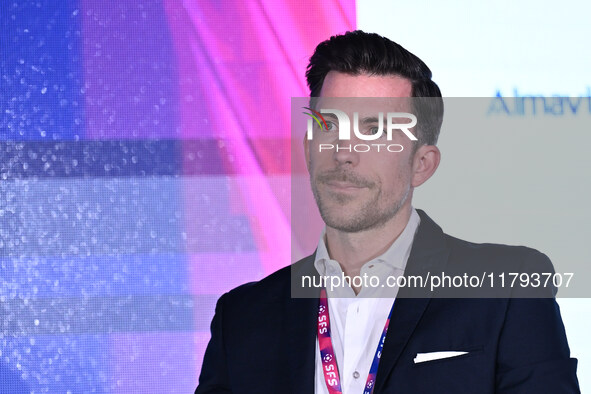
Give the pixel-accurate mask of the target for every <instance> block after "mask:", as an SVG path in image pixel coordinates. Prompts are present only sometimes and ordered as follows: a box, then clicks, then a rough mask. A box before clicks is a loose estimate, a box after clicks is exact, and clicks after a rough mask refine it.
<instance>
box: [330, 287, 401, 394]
mask: <svg viewBox="0 0 591 394" xmlns="http://www.w3.org/2000/svg"><path fill="white" fill-rule="evenodd" d="M393 309H394V304H392V309H390V314H389V315H388V319H387V320H386V324H385V325H384V330H383V332H382V336H381V338H380V342H379V343H378V347H377V349H376V353H375V355H374V358H373V361H372V363H371V367H370V369H369V374H368V375H367V381H366V382H365V389H364V390H363V394H371V393H372V392H373V388H374V385H375V381H376V375H377V373H378V365H379V363H380V358H381V357H382V349H383V347H384V342H385V341H386V334H387V332H388V326H389V325H390V317H391V316H392V310H393ZM318 345H319V347H320V357H321V359H322V371H323V372H324V381H325V382H326V387H327V388H328V392H329V394H342V390H341V378H340V376H339V370H338V367H337V359H336V357H335V354H334V350H333V348H332V340H331V338H330V318H329V315H328V299H327V298H326V289H322V290H321V291H320V299H319V300H318Z"/></svg>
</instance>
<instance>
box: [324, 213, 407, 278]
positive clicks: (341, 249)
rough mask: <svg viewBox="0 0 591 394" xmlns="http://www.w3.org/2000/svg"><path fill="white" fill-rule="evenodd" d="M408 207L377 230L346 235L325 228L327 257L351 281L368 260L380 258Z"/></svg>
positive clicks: (395, 235)
mask: <svg viewBox="0 0 591 394" xmlns="http://www.w3.org/2000/svg"><path fill="white" fill-rule="evenodd" d="M411 209H412V207H411V206H410V205H408V206H405V207H403V208H401V209H400V211H398V213H397V214H396V216H394V217H393V218H392V219H391V220H390V221H388V222H387V223H385V224H384V225H383V226H381V227H379V228H372V229H368V230H365V231H361V232H357V233H347V232H343V231H339V230H336V229H334V228H331V227H328V226H327V228H326V247H327V250H328V253H329V255H330V258H331V259H333V260H336V261H338V262H339V264H340V265H341V268H342V270H343V272H344V274H345V275H347V276H349V277H351V278H353V277H355V276H358V275H359V274H360V272H361V267H362V266H363V264H365V263H367V262H368V261H370V260H372V259H374V258H376V257H378V256H380V255H382V254H383V253H384V252H386V250H388V248H389V247H390V246H391V245H392V244H393V243H394V241H396V239H397V238H398V237H399V236H400V234H401V233H402V232H403V231H404V228H405V227H406V225H407V224H408V221H409V219H410V214H411Z"/></svg>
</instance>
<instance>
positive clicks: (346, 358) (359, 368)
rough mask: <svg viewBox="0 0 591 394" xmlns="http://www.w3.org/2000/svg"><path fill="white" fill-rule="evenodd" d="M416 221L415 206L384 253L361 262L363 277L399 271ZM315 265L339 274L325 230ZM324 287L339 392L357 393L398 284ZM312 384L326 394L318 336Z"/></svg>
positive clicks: (323, 271)
mask: <svg viewBox="0 0 591 394" xmlns="http://www.w3.org/2000/svg"><path fill="white" fill-rule="evenodd" d="M419 223H420V218H419V215H418V214H417V212H416V211H415V209H414V208H413V209H412V211H411V216H410V219H409V221H408V223H407V225H406V227H405V228H404V231H403V232H402V233H401V234H400V236H399V237H398V238H397V239H396V240H395V241H394V243H393V244H392V245H391V246H390V248H389V249H388V250H387V251H386V252H385V253H384V254H382V255H381V256H379V257H376V258H375V259H373V260H371V261H368V262H367V263H365V264H364V265H363V266H362V267H361V276H363V275H364V274H367V275H368V276H377V277H378V278H379V279H380V284H385V283H386V278H387V277H388V276H390V275H394V276H399V275H402V274H403V273H404V268H405V267H406V262H407V260H408V256H409V254H410V249H411V246H412V242H413V239H414V236H415V233H416V230H417V228H418V226H419ZM314 266H315V268H316V270H317V271H318V273H319V274H320V276H327V277H330V276H333V275H337V276H339V277H341V276H342V275H343V271H342V269H341V266H340V265H339V263H338V262H337V261H335V260H332V259H331V258H330V257H329V255H328V251H327V248H326V244H325V231H324V232H323V233H322V236H321V237H320V241H319V243H318V249H317V251H316V259H315V261H314ZM328 283H330V281H329V282H328ZM326 292H327V296H328V309H329V318H330V333H331V339H332V347H333V350H334V353H335V357H336V359H337V366H338V369H339V375H340V379H341V390H342V393H343V394H361V393H363V390H364V388H365V383H366V380H367V375H368V374H369V368H370V367H371V363H372V361H373V359H374V356H375V352H376V348H377V346H378V342H379V340H380V338H381V336H382V332H383V330H384V325H385V324H386V319H387V318H388V314H389V313H390V309H391V308H392V304H393V302H394V298H395V297H396V294H397V292H398V288H396V287H388V286H384V287H381V286H379V287H377V288H372V287H363V288H362V289H361V291H360V292H359V294H358V295H355V292H354V291H353V289H352V288H351V287H349V286H347V285H345V286H343V287H338V288H335V289H331V288H330V286H329V285H328V284H327V289H326ZM314 385H315V393H316V394H328V389H327V387H326V382H325V380H324V373H323V370H322V360H321V359H320V347H319V345H318V338H316V374H315V383H314Z"/></svg>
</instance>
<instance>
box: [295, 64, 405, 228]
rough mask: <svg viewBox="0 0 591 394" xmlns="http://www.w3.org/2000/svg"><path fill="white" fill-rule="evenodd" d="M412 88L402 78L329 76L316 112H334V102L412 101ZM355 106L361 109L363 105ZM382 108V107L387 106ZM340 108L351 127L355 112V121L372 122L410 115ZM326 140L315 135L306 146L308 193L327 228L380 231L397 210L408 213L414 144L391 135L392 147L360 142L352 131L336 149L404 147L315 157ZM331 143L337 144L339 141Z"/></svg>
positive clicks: (368, 109)
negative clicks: (381, 117) (382, 117)
mask: <svg viewBox="0 0 591 394" xmlns="http://www.w3.org/2000/svg"><path fill="white" fill-rule="evenodd" d="M411 88H412V87H411V83H410V81H409V80H407V79H404V78H401V77H396V76H370V75H356V76H354V75H348V74H343V73H339V72H334V71H331V72H329V73H328V74H327V76H326V78H325V80H324V84H323V86H322V90H321V93H320V98H319V102H318V105H317V109H320V108H324V109H326V108H331V105H332V107H335V106H336V105H335V103H336V102H339V101H338V100H334V99H331V98H335V97H372V98H374V97H410V96H411ZM378 101H379V100H378ZM340 102H343V101H340ZM349 102H351V101H349ZM353 102H354V103H355V102H357V103H362V102H363V100H358V101H354V100H353ZM369 102H371V101H369ZM373 102H374V103H375V102H376V101H373ZM382 102H383V103H386V102H387V100H384V101H382ZM399 102H400V100H398V103H399ZM407 103H408V104H409V102H407ZM343 107H345V108H343V110H344V111H345V112H346V113H347V114H348V116H349V119H350V120H351V124H352V125H353V114H352V112H353V111H357V112H359V119H363V118H372V117H373V118H375V117H376V116H377V114H378V112H384V115H385V114H386V113H387V112H412V111H410V110H408V107H407V110H406V111H400V109H401V108H400V107H398V108H397V110H394V111H392V107H390V108H386V107H387V106H386V105H384V106H381V105H379V104H378V105H377V107H379V108H371V109H370V108H367V105H365V107H366V109H365V110H364V109H363V107H364V105H363V104H361V105H356V104H351V105H349V106H347V105H346V104H345V105H343ZM370 107H376V106H374V105H370ZM372 112H373V113H372ZM328 120H329V118H327V121H328ZM336 123H337V122H336V120H335V124H336ZM384 123H385V122H384ZM401 123H402V122H401ZM370 126H371V125H370ZM374 126H375V125H374ZM361 127H362V126H361V123H360V128H361ZM385 127H386V125H384V134H385ZM317 135H320V137H316V136H317ZM333 135H336V133H333ZM326 138H330V137H326V136H322V134H316V133H315V134H314V138H313V139H312V140H310V141H307V140H305V152H306V160H307V164H308V171H309V173H310V181H311V185H312V191H313V193H314V197H315V199H316V203H317V204H318V208H319V210H320V214H321V216H322V218H323V220H324V222H325V223H326V225H327V226H329V227H332V228H334V229H337V230H340V231H344V232H360V231H364V230H369V229H374V228H380V227H381V226H383V225H384V224H386V223H388V222H389V221H390V220H391V219H393V218H394V217H395V215H396V214H397V213H398V212H399V211H400V209H401V208H403V207H405V208H410V200H411V197H412V187H411V180H412V165H413V163H412V160H411V159H412V157H411V154H412V151H413V149H412V143H413V142H412V141H410V139H409V138H408V137H407V136H405V135H404V134H403V133H402V132H400V131H396V130H395V131H394V132H393V138H392V140H391V141H386V140H385V136H384V137H383V140H379V141H363V140H360V139H358V138H357V137H355V136H354V133H353V131H352V132H351V140H348V141H339V142H338V144H339V146H340V147H349V146H350V145H355V144H360V143H363V144H371V143H386V144H400V145H402V146H403V147H404V149H403V151H402V152H389V151H387V150H385V149H381V150H380V152H377V150H376V149H372V150H370V151H369V152H355V150H354V149H351V151H349V150H348V149H347V150H344V149H340V150H339V151H338V152H337V151H336V150H335V149H333V150H330V151H327V150H323V151H321V152H319V144H320V143H323V142H327V141H326ZM333 138H335V137H333ZM323 139H324V140H323ZM333 142H334V144H335V145H336V144H337V141H333Z"/></svg>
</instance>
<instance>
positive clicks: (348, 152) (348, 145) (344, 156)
mask: <svg viewBox="0 0 591 394" xmlns="http://www.w3.org/2000/svg"><path fill="white" fill-rule="evenodd" d="M357 144H359V139H358V138H357V137H355V136H354V135H351V139H349V140H338V141H336V144H335V149H334V153H333V155H334V160H335V161H336V162H337V163H339V164H349V165H353V166H356V165H357V164H359V158H360V157H359V155H360V152H358V151H357V150H356V147H357Z"/></svg>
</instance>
